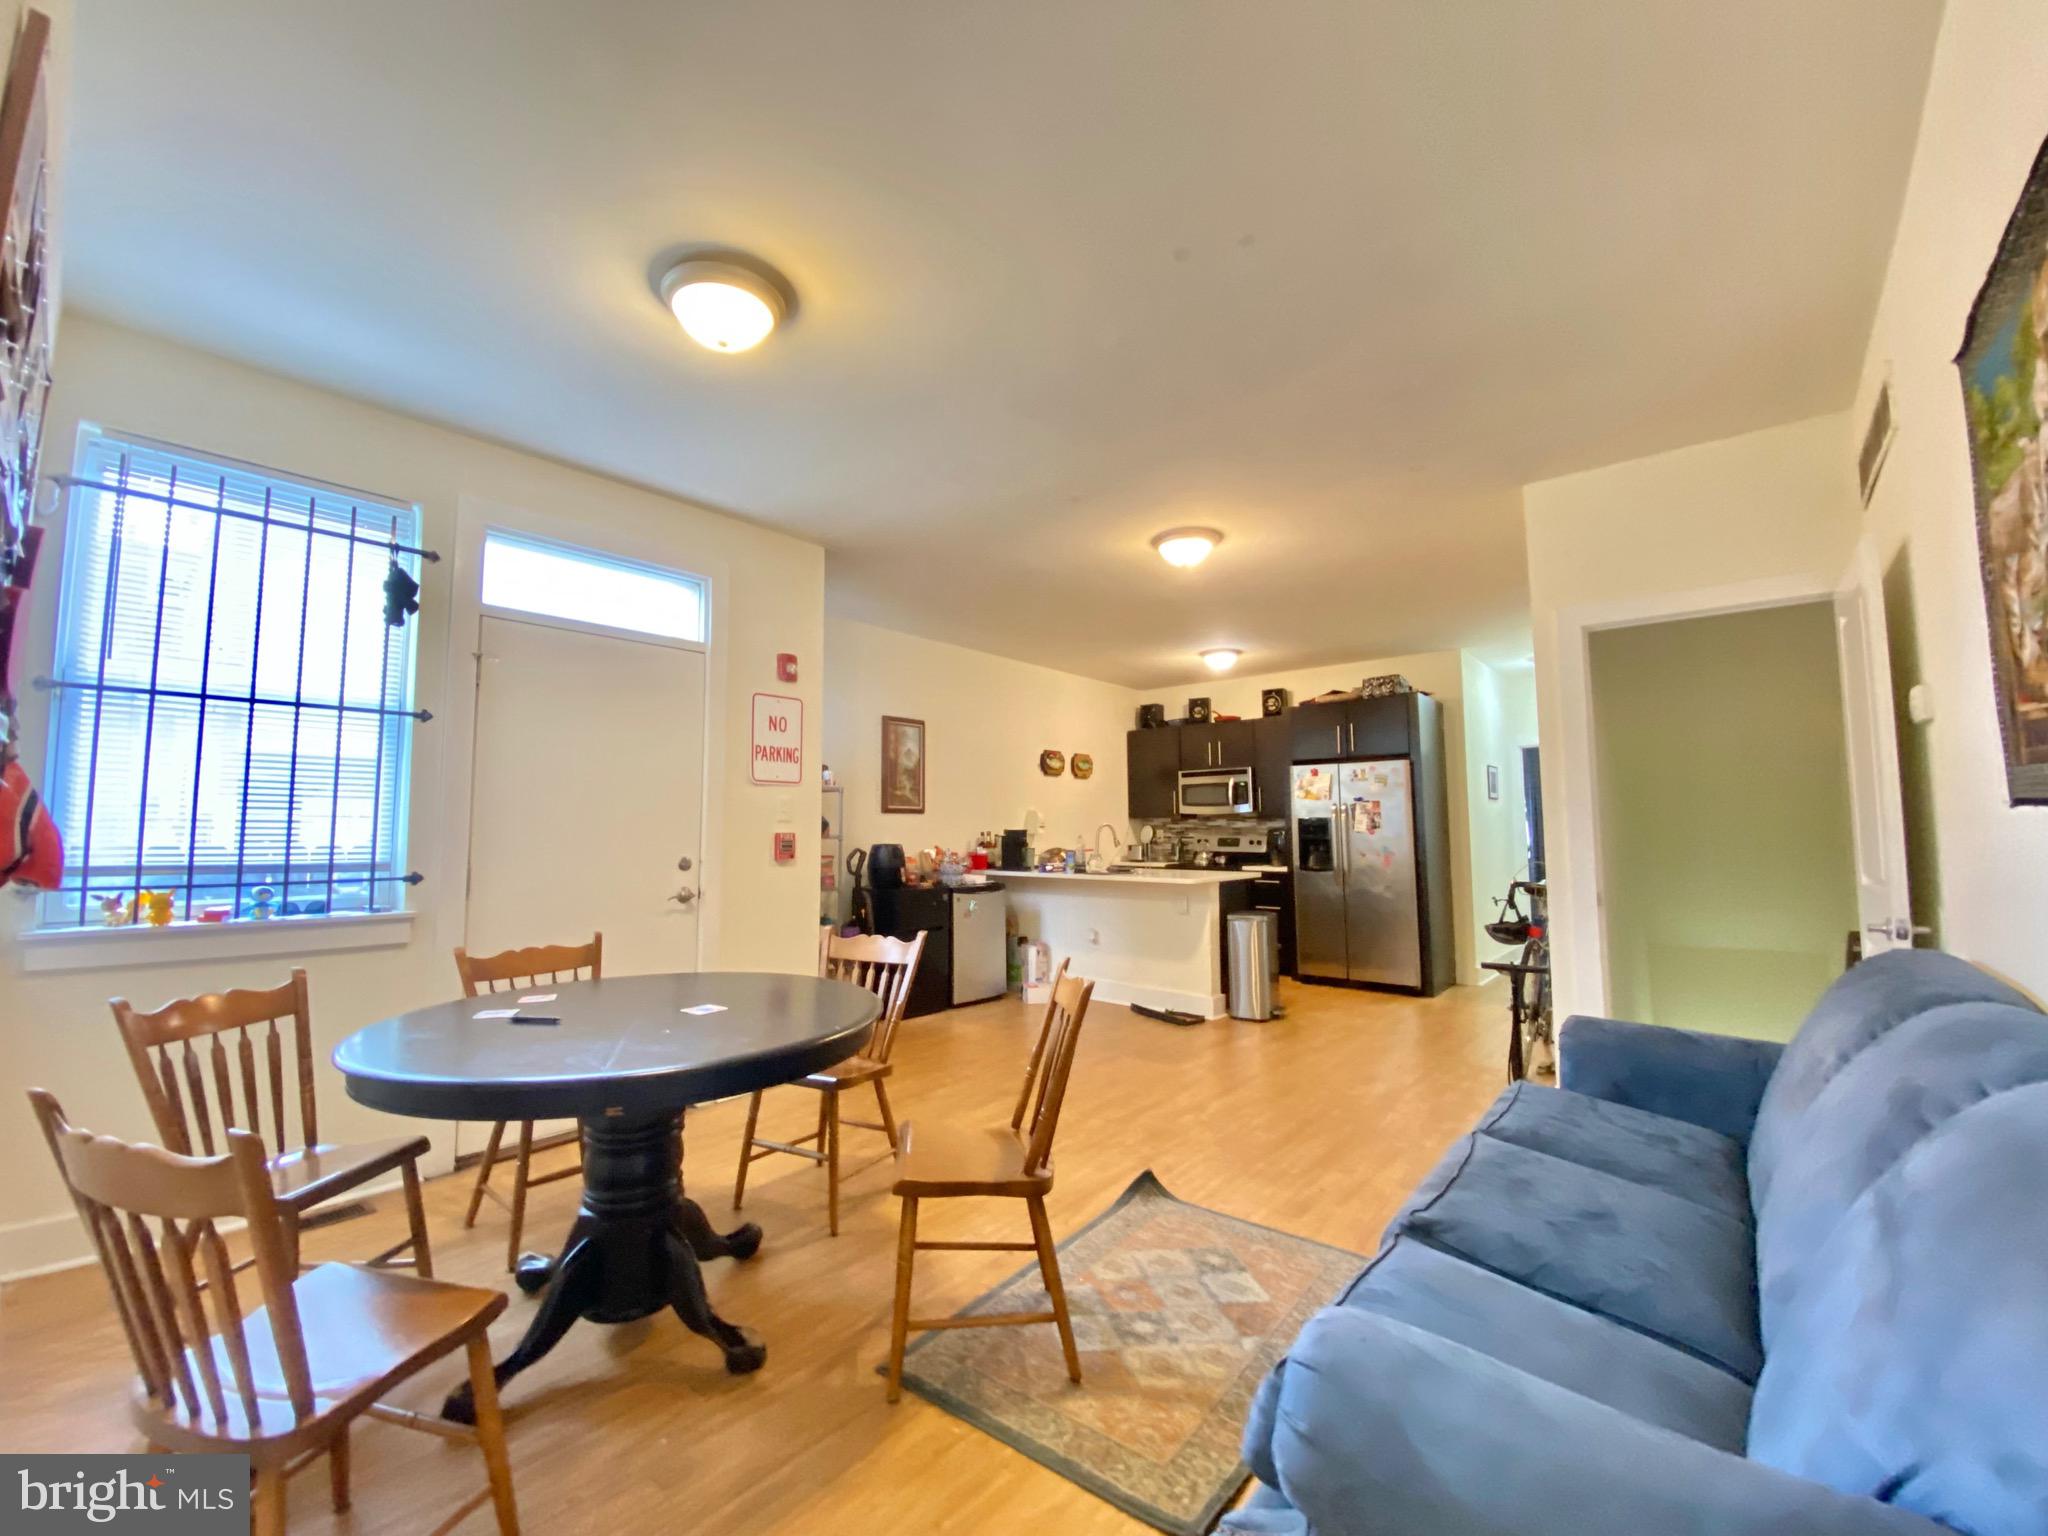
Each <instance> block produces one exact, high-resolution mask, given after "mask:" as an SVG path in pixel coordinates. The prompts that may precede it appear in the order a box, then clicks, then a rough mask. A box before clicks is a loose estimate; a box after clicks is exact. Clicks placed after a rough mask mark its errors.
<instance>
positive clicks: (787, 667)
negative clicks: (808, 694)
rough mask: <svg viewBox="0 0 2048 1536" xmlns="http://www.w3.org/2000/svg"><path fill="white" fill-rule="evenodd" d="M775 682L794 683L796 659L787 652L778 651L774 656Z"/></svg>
mask: <svg viewBox="0 0 2048 1536" xmlns="http://www.w3.org/2000/svg"><path fill="white" fill-rule="evenodd" d="M775 680H776V681H777V682H778V683H793V682H795V681H796V657H795V655H794V654H792V653H791V652H789V651H778V652H777V653H776V656H775Z"/></svg>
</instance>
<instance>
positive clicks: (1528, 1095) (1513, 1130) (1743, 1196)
mask: <svg viewBox="0 0 2048 1536" xmlns="http://www.w3.org/2000/svg"><path fill="white" fill-rule="evenodd" d="M1479 1129H1480V1130H1481V1131H1482V1132H1484V1133H1485V1134H1486V1135H1488V1136H1491V1137H1493V1138H1494V1139H1495V1140H1497V1141H1507V1142H1512V1143H1514V1145H1516V1146H1518V1147H1527V1148H1529V1150H1530V1151H1532V1152H1547V1153H1549V1154H1550V1155H1551V1156H1552V1157H1561V1158H1563V1159H1565V1161H1567V1162H1572V1163H1577V1164H1579V1165H1580V1166H1581V1167H1585V1168H1598V1169H1599V1170H1600V1171H1601V1172H1602V1173H1611V1174H1614V1175H1615V1176H1616V1177H1617V1178H1623V1179H1627V1180H1628V1181H1629V1182H1630V1183H1632V1184H1647V1185H1648V1186H1649V1187H1650V1188H1652V1189H1661V1190H1663V1191H1664V1192H1665V1193H1666V1194H1670V1195H1677V1196H1679V1197H1680V1198H1681V1199H1686V1200H1691V1201H1692V1202H1694V1203H1695V1204H1697V1205H1703V1206H1705V1207H1706V1208H1707V1209H1708V1210H1710V1211H1720V1212H1722V1213H1724V1214H1725V1215H1729V1216H1732V1217H1734V1218H1735V1219H1736V1220H1737V1221H1744V1222H1746V1221H1748V1220H1749V1219H1750V1210H1749V1178H1748V1175H1747V1174H1745V1173H1744V1171H1743V1159H1742V1148H1741V1146H1740V1145H1739V1144H1738V1143H1737V1142H1736V1141H1735V1140H1734V1139H1733V1138H1732V1137H1728V1136H1723V1135H1721V1134H1720V1133H1719V1132H1717V1131H1710V1130H1707V1129H1706V1128H1705V1127H1703V1126H1698V1125H1693V1124H1692V1123H1690V1122H1689V1121H1685V1120H1673V1119H1672V1118H1670V1117H1669V1116H1668V1115H1653V1114H1651V1113H1650V1112H1649V1111H1648V1110H1643V1109H1635V1108H1632V1107H1631V1106H1629V1105H1627V1104H1612V1103H1609V1102H1608V1101H1607V1100H1605V1099H1595V1098H1589V1097H1588V1096H1587V1095H1585V1094H1583V1093H1569V1092H1566V1091H1564V1090H1563V1089H1558V1088H1545V1087H1542V1086H1541V1085H1539V1084H1536V1083H1530V1082H1520V1083H1515V1084H1513V1085H1512V1086H1510V1087H1509V1088H1508V1089H1507V1090H1506V1091H1505V1092H1503V1093H1502V1094H1501V1096H1500V1097H1499V1098H1498V1099H1496V1100H1494V1103H1493V1107H1492V1108H1491V1109H1490V1110H1488V1111H1487V1112H1486V1115H1485V1116H1484V1117H1483V1118H1482V1119H1481V1120H1480V1122H1479Z"/></svg>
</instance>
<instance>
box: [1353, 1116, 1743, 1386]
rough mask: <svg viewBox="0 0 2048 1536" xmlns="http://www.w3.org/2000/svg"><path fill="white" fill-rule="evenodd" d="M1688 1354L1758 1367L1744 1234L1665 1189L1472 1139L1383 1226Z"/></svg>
mask: <svg viewBox="0 0 2048 1536" xmlns="http://www.w3.org/2000/svg"><path fill="white" fill-rule="evenodd" d="M1387 1235H1388V1237H1389V1238H1392V1237H1396V1236H1402V1235H1406V1236H1410V1237H1413V1238H1416V1239H1418V1240H1419V1241H1421V1242H1424V1243H1427V1244H1429V1245H1430V1246H1431V1247H1435V1248H1441V1249H1443V1250H1445V1251H1446V1252H1449V1253H1454V1254H1457V1255H1459V1256H1460V1257H1462V1258H1465V1259H1469V1260H1470V1261H1471V1262H1472V1263H1474V1264H1479V1265H1483V1266H1484V1267H1485V1268H1487V1269H1491V1270H1494V1271H1495V1272H1497V1273H1499V1274H1502V1275H1505V1276H1507V1277H1508V1278H1509V1279H1510V1280H1518V1281H1520V1282H1522V1283H1523V1284H1524V1285H1530V1286H1534V1287H1535V1288H1536V1289H1537V1290H1539V1291H1543V1292H1546V1293H1548V1294H1549V1295H1551V1296H1555V1297H1557V1298H1558V1299H1559V1300H1562V1301H1568V1302H1570V1303H1572V1304H1573V1305H1574V1306H1580V1307H1585V1308H1586V1309H1588V1310H1589V1311H1593V1312H1597V1313H1600V1314H1602V1315H1603V1316H1606V1317H1610V1318H1613V1319H1614V1320H1615V1321H1616V1322H1618V1323H1621V1324H1623V1325H1625V1326H1627V1327H1630V1328H1635V1329H1637V1330H1639V1331H1641V1332H1643V1333H1647V1334H1650V1335H1651V1336H1653V1337H1655V1338H1659V1339H1663V1340H1664V1341H1665V1342H1667V1343H1670V1344H1674V1345H1676V1346H1677V1347H1678V1348H1680V1349H1684V1350H1688V1351H1690V1352H1691V1353H1693V1354H1696V1355H1698V1356H1699V1357H1700V1358H1702V1359H1704V1360H1707V1361H1709V1362H1711V1363H1713V1364H1715V1365H1718V1366H1720V1367H1722V1368H1723V1369H1725V1370H1728V1371H1732V1372H1733V1373H1734V1374H1735V1375H1737V1376H1739V1377H1740V1378H1742V1380H1744V1381H1754V1380H1755V1379H1756V1373H1757V1371H1758V1370H1759V1369H1760V1368H1761V1366H1762V1364H1763V1357H1762V1353H1761V1349H1760V1347H1759V1345H1758V1343H1757V1333H1756V1270H1755V1244H1754V1240H1753V1238H1752V1236H1751V1233H1750V1229H1749V1227H1748V1225H1747V1224H1746V1223H1744V1222H1742V1221H1739V1220H1737V1219H1736V1218H1735V1217H1733V1216H1729V1215H1725V1214H1723V1213H1721V1212H1719V1211H1712V1210H1709V1209H1707V1208H1706V1207H1705V1206H1702V1205H1700V1204H1697V1203H1696V1202H1694V1201H1692V1200H1688V1199H1684V1198H1682V1197H1680V1196H1678V1195H1673V1194H1668V1193H1666V1192H1665V1191H1663V1190H1661V1189H1651V1188H1649V1187H1648V1186H1646V1185H1642V1184H1636V1183H1632V1182H1631V1181H1629V1180H1628V1179H1624V1178H1619V1177H1617V1176H1616V1175H1614V1174H1611V1173H1604V1172H1602V1171H1601V1170H1599V1169H1597V1168H1587V1167H1583V1166H1581V1165H1580V1164H1578V1163H1574V1162H1569V1161H1567V1160H1566V1159H1564V1158H1561V1157H1552V1156H1551V1155H1550V1154H1548V1153H1546V1152H1536V1151H1532V1150H1530V1149H1529V1148H1527V1147H1518V1146H1515V1145H1513V1144H1512V1143H1510V1142H1504V1141H1499V1140H1496V1139H1495V1138H1493V1137H1491V1136H1487V1135H1483V1134H1479V1133H1475V1134H1473V1135H1471V1136H1468V1137H1466V1138H1465V1139H1464V1140H1463V1141H1461V1142H1459V1143H1458V1144H1457V1145H1456V1146H1454V1147H1453V1148H1451V1150H1450V1151H1449V1152H1448V1153H1447V1154H1445V1157H1444V1160H1443V1161H1442V1162H1441V1163H1439V1164H1438V1165H1437V1169H1436V1171H1435V1172H1434V1173H1432V1174H1431V1175H1430V1177H1429V1178H1428V1179H1427V1180H1425V1181H1424V1183H1423V1185H1422V1187H1421V1188H1420V1189H1419V1190H1417V1191H1416V1194H1415V1196H1414V1198H1413V1199H1412V1200H1411V1202H1410V1204H1409V1205H1408V1206H1407V1207H1406V1208H1404V1209H1403V1211H1402V1212H1401V1213H1400V1214H1399V1215H1397V1216H1396V1217H1395V1218H1394V1221H1393V1223H1392V1224H1391V1225H1390V1226H1389V1227H1388V1229H1387Z"/></svg>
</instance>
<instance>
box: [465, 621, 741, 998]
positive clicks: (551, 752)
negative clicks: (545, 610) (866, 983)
mask: <svg viewBox="0 0 2048 1536" xmlns="http://www.w3.org/2000/svg"><path fill="white" fill-rule="evenodd" d="M477 653H478V660H477V698H476V753H475V757H474V759H473V768H472V770H471V771H472V785H471V793H470V827H469V913H468V921H467V923H466V925H465V928H464V940H463V942H464V943H465V945H466V946H467V947H468V948H469V950H470V951H471V952H472V953H479V954H489V953H491V952H492V951H495V950H500V949H510V948H514V947H517V946H522V945H528V944H573V943H579V942H581V941H583V940H586V939H588V938H589V937H590V935H591V934H592V933H595V932H601V933H603V934H604V970H605V974H606V975H608V976H630V975H642V974H646V973H649V972H659V971H688V970H694V969H696V966H697V906H698V892H699V889H700V884H699V882H700V877H701V875H702V873H703V872H702V870H701V868H700V867H699V865H700V860H701V856H702V847H703V845H702V841H701V838H702V831H703V818H704V654H703V652H702V651H699V650H694V649H690V648H687V647H684V646H680V645H670V644H664V643H663V642H661V641H660V640H655V639H648V640H633V639H627V638H624V637H622V636H619V635H611V634H599V633H596V632H594V631H590V630H579V629H568V628H564V627H562V626H560V625H555V624H549V623H545V622H533V621H527V620H521V619H507V618H500V617H498V616H496V615H487V616H485V617H484V618H483V620H482V621H481V623H480V625H479V633H478V644H477Z"/></svg>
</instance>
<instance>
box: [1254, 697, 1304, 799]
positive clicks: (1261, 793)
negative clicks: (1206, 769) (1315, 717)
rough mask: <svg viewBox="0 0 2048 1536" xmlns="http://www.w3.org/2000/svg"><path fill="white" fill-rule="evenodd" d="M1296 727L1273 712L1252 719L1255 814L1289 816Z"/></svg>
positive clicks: (1285, 717)
mask: <svg viewBox="0 0 2048 1536" xmlns="http://www.w3.org/2000/svg"><path fill="white" fill-rule="evenodd" d="M1293 778H1294V737H1293V727H1292V725H1291V724H1290V722H1289V721H1288V718H1287V716H1285V715H1269V716H1266V717H1264V718H1261V719H1258V720H1254V721H1253V722H1252V814H1253V815H1254V816H1276V817H1285V816H1286V815H1287V797H1288V796H1289V795H1290V794H1291V793H1293Z"/></svg>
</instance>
